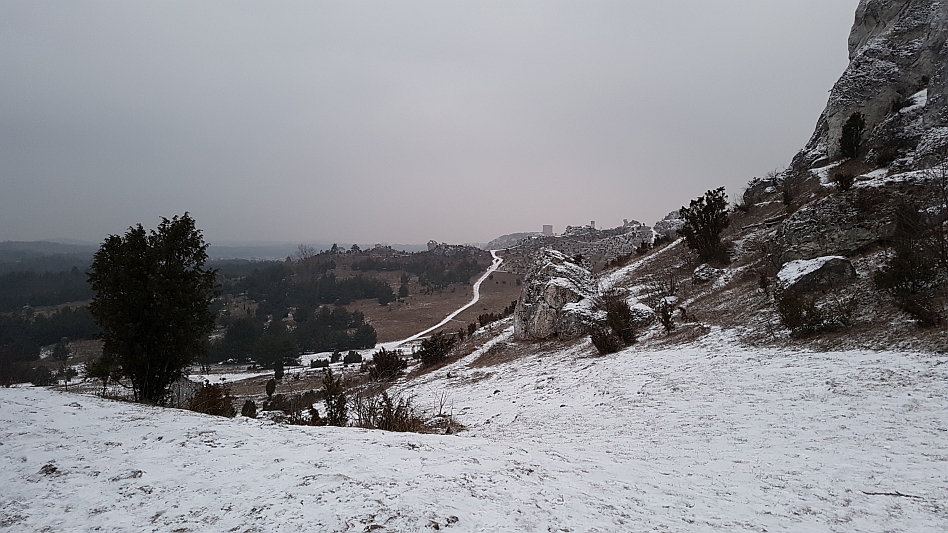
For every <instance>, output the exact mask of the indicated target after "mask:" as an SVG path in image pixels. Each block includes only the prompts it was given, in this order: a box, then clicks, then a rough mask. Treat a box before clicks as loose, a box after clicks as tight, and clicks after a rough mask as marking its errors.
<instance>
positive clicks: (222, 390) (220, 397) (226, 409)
mask: <svg viewBox="0 0 948 533" xmlns="http://www.w3.org/2000/svg"><path fill="white" fill-rule="evenodd" d="M188 409H190V410H191V411H195V412H198V413H204V414H207V415H215V416H226V417H228V418H233V417H234V416H235V415H236V414H237V410H236V409H234V397H233V396H231V395H230V388H229V387H225V386H224V385H218V384H211V383H208V382H204V386H203V387H201V388H200V389H198V390H197V391H196V392H195V393H194V397H192V398H191V400H190V401H189V402H188Z"/></svg>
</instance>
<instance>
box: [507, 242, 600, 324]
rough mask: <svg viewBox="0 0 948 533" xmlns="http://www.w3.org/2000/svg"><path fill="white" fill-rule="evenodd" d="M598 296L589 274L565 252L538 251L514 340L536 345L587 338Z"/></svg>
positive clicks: (517, 311) (519, 305)
mask: <svg viewBox="0 0 948 533" xmlns="http://www.w3.org/2000/svg"><path fill="white" fill-rule="evenodd" d="M596 294H597V285H596V281H595V280H594V279H593V277H592V274H591V273H590V272H589V270H587V269H586V268H584V267H583V266H582V265H579V264H577V263H575V262H573V261H572V260H571V259H570V258H569V257H568V256H566V255H565V254H563V253H562V252H558V251H556V250H550V249H543V250H540V251H538V252H537V253H536V254H535V255H534V263H533V266H532V267H531V268H530V270H529V271H528V273H527V276H526V279H525V280H524V283H523V287H522V289H521V293H520V298H519V299H518V300H517V307H516V309H515V310H514V338H516V339H518V340H531V341H535V340H542V339H547V338H551V337H555V338H559V339H570V338H574V337H578V336H580V335H582V334H584V333H585V330H586V324H587V323H588V322H589V321H590V319H591V317H592V311H591V307H592V306H591V304H592V301H591V300H592V298H593V297H595V295H596Z"/></svg>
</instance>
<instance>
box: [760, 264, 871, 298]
mask: <svg viewBox="0 0 948 533" xmlns="http://www.w3.org/2000/svg"><path fill="white" fill-rule="evenodd" d="M854 279H856V269H855V268H854V267H853V264H852V263H851V262H850V261H849V259H846V258H845V257H840V256H825V257H817V258H815V259H806V260H803V259H801V260H796V261H790V262H788V263H786V264H785V265H783V267H782V268H781V269H780V272H778V273H777V280H778V285H777V290H778V291H780V292H783V291H794V292H816V291H825V290H829V289H833V288H836V287H841V286H843V285H845V284H847V283H850V282H852V281H853V280H854Z"/></svg>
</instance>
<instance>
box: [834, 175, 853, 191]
mask: <svg viewBox="0 0 948 533" xmlns="http://www.w3.org/2000/svg"><path fill="white" fill-rule="evenodd" d="M833 183H835V184H836V189H837V190H839V191H842V192H846V191H848V190H849V189H852V188H853V185H854V184H855V183H856V177H855V176H853V175H852V174H851V173H849V172H837V173H836V174H833Z"/></svg>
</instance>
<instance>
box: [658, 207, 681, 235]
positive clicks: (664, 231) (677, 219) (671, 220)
mask: <svg viewBox="0 0 948 533" xmlns="http://www.w3.org/2000/svg"><path fill="white" fill-rule="evenodd" d="M684 225H685V221H684V220H682V219H681V214H680V213H679V212H678V210H675V211H672V212H671V213H668V215H667V216H666V217H665V218H663V219H661V220H659V221H658V222H656V223H655V225H654V226H652V229H653V230H654V231H655V234H656V235H661V236H664V237H667V238H669V239H677V238H678V230H680V229H681V227H682V226H684Z"/></svg>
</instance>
